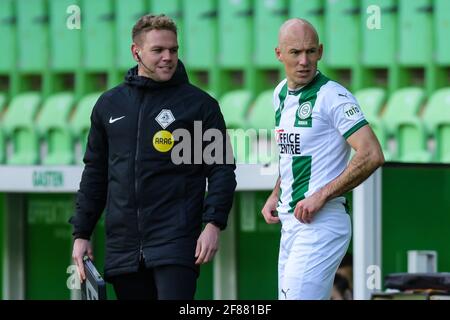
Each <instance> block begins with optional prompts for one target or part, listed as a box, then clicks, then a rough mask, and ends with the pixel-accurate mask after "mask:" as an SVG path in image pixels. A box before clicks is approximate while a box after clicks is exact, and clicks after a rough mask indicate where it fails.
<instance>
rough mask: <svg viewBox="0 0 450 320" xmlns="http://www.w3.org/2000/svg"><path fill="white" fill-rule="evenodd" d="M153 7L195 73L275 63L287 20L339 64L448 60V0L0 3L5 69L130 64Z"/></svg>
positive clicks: (0, 68) (72, 0)
mask: <svg viewBox="0 0 450 320" xmlns="http://www.w3.org/2000/svg"><path fill="white" fill-rule="evenodd" d="M77 8H78V9H77ZM148 12H154V13H166V14H168V15H169V16H171V17H173V18H174V19H175V20H176V21H177V23H178V24H179V30H180V35H179V38H180V42H181V47H182V51H181V55H180V56H181V57H182V58H183V59H184V60H185V62H186V64H187V65H188V67H190V68H192V69H205V68H212V67H215V66H217V65H219V66H221V67H223V68H239V69H244V68H246V67H248V66H249V65H254V66H256V67H260V68H274V67H275V68H278V67H279V64H278V62H277V61H276V59H275V58H274V53H273V48H274V47H275V46H276V44H277V33H278V28H279V27H280V25H281V23H282V22H283V21H284V20H285V19H287V18H289V17H303V18H306V19H308V20H310V21H311V22H312V23H313V24H314V25H315V26H316V28H317V30H318V32H319V35H320V37H321V40H322V42H323V43H324V44H325V54H324V60H325V64H326V65H328V66H330V67H333V68H342V67H343V68H348V67H352V66H357V65H361V64H362V65H364V66H369V67H379V66H388V65H390V64H392V63H399V64H401V65H405V66H411V67H414V66H416V67H417V66H424V65H425V64H429V63H430V62H433V63H435V64H437V65H442V66H450V55H448V51H449V49H450V47H449V46H450V44H449V42H448V41H447V36H448V33H449V31H450V23H449V21H450V2H449V1H447V0H434V1H432V0H407V1H406V0H361V1H359V0H346V1H324V0H309V1H304V0H285V1H257V0H240V1H236V0H189V1H187V0H164V1H162V0H159V1H158V0H96V1H88V0H33V1H29V0H2V1H0V38H1V39H2V43H3V45H4V46H5V47H7V48H10V50H7V51H5V52H4V54H3V55H2V59H1V60H0V73H1V74H5V73H9V72H12V71H17V70H18V71H20V72H23V73H40V72H44V71H45V70H48V69H50V70H52V71H55V72H75V71H77V70H79V68H82V69H83V70H86V71H90V72H96V71H105V70H110V69H111V68H112V69H119V70H123V69H127V68H128V67H129V66H130V65H133V64H134V61H133V60H132V57H131V54H130V43H131V39H130V38H131V36H130V34H131V28H132V26H133V24H134V23H135V22H136V20H137V18H138V17H140V16H141V15H143V14H145V13H148ZM80 17H82V18H80ZM417 43H420V44H421V45H420V46H417ZM30 53H32V54H30Z"/></svg>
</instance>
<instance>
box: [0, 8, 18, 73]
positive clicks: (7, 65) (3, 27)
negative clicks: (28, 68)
mask: <svg viewBox="0 0 450 320" xmlns="http://www.w3.org/2000/svg"><path fill="white" fill-rule="evenodd" d="M13 3H14V0H3V1H0V21H1V23H0V39H2V46H3V48H8V50H2V58H1V59H0V74H6V73H8V72H10V71H11V70H12V68H13V67H14V66H15V65H16V57H17V50H16V32H17V27H16V23H15V18H16V16H15V13H14V8H13Z"/></svg>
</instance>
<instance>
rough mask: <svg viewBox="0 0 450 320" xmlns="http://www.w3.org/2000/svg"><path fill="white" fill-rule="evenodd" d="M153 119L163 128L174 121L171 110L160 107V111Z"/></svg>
mask: <svg viewBox="0 0 450 320" xmlns="http://www.w3.org/2000/svg"><path fill="white" fill-rule="evenodd" d="M155 120H156V122H158V123H159V125H160V126H161V127H162V128H163V129H165V128H167V127H168V126H169V125H170V124H171V123H172V122H174V121H175V117H174V116H173V114H172V111H170V110H169V109H162V110H161V112H160V113H159V114H158V115H157V116H156V118H155Z"/></svg>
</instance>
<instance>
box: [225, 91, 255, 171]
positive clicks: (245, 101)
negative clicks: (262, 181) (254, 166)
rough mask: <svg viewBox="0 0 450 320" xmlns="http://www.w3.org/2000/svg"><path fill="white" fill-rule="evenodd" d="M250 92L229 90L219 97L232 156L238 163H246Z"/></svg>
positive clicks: (248, 150) (248, 151)
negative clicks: (231, 147) (247, 116)
mask: <svg viewBox="0 0 450 320" xmlns="http://www.w3.org/2000/svg"><path fill="white" fill-rule="evenodd" d="M251 99H252V94H251V92H250V91H248V90H235V91H230V92H228V93H226V94H224V95H223V96H222V98H221V99H220V109H221V111H222V114H223V117H224V119H225V123H226V126H227V129H230V130H229V134H230V140H231V145H232V146H233V152H234V157H235V158H236V162H238V163H248V162H249V157H250V144H249V141H250V140H249V139H248V137H247V136H246V132H245V129H246V128H247V123H246V114H247V110H248V108H249V106H250V103H251Z"/></svg>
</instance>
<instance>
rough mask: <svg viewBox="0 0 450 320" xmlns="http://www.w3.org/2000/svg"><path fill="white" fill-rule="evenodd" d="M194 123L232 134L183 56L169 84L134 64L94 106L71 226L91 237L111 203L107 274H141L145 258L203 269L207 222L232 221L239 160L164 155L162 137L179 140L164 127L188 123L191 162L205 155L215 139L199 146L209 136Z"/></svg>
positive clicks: (152, 262) (149, 262) (82, 235)
mask: <svg viewBox="0 0 450 320" xmlns="http://www.w3.org/2000/svg"><path fill="white" fill-rule="evenodd" d="M163 110H166V111H163ZM167 110H169V111H170V113H168V112H167ZM194 121H201V126H202V132H204V131H205V130H206V129H209V128H217V129H219V130H220V133H221V135H222V138H223V139H224V141H225V140H226V139H225V137H226V131H225V123H224V120H223V116H222V114H221V112H220V109H219V105H218V103H217V101H216V100H215V99H213V98H212V97H211V96H209V95H208V94H207V93H205V92H204V91H202V90H200V89H198V88H197V87H195V86H193V85H191V84H190V83H189V81H188V77H187V74H186V71H185V69H184V66H183V64H182V62H181V61H179V62H178V67H177V70H176V72H175V74H174V76H173V77H172V79H170V80H169V81H167V82H155V81H153V80H151V79H149V78H145V77H141V76H138V75H137V67H134V68H132V69H130V70H129V71H128V74H127V75H126V77H125V82H124V83H122V84H121V85H119V86H117V87H115V88H113V89H111V90H109V91H107V92H105V93H104V94H102V95H101V97H100V98H99V99H98V101H97V103H96V104H95V106H94V108H93V111H92V115H91V129H90V131H89V137H88V143H87V147H86V153H85V156H84V159H83V161H84V163H85V167H84V171H83V175H82V179H81V183H80V188H79V191H78V193H77V200H76V212H75V214H74V216H73V217H72V218H71V219H70V223H72V224H73V235H74V237H75V238H77V237H78V238H84V239H89V238H90V236H91V234H92V232H93V229H94V227H95V224H96V223H97V221H98V219H99V218H100V216H101V214H102V212H103V210H104V209H105V207H106V210H105V214H106V216H105V229H106V261H105V278H106V279H107V280H108V279H110V277H111V276H114V275H118V274H123V273H129V272H135V271H137V270H138V266H139V260H140V258H141V256H142V255H143V256H144V257H145V261H146V265H147V267H152V266H157V265H164V264H181V265H186V266H189V267H192V268H194V269H196V267H195V263H194V262H195V257H194V254H195V247H196V241H197V239H198V236H199V235H200V232H201V228H202V222H203V223H207V222H214V224H216V225H217V226H219V227H220V228H221V229H224V228H225V227H226V224H227V218H228V213H229V211H230V209H231V206H232V201H233V193H234V190H235V188H236V179H235V174H234V170H235V168H236V167H235V164H234V161H233V160H232V161H231V163H230V161H228V162H226V163H225V160H226V159H223V160H224V162H222V164H220V161H217V163H213V164H206V163H205V162H204V161H202V163H201V164H179V165H176V164H174V163H173V162H172V161H171V152H170V151H167V152H161V150H164V149H161V147H163V148H164V147H165V146H166V147H167V146H168V145H167V140H161V139H167V138H168V137H169V138H172V139H173V137H170V134H169V135H168V133H167V132H166V133H164V134H165V135H164V134H163V135H161V134H159V135H158V134H156V133H158V132H160V131H163V130H165V131H169V132H170V133H173V132H174V130H175V129H180V128H184V129H187V130H188V131H189V132H190V134H191V141H192V142H193V144H194V146H193V147H192V149H191V152H192V153H191V158H192V159H193V158H194V155H196V156H197V157H198V156H199V153H201V152H202V150H204V149H205V146H206V145H207V144H209V143H210V142H203V143H200V142H201V141H200V140H199V139H201V137H199V136H200V135H201V132H200V134H198V132H196V134H197V136H195V137H194ZM160 133H161V132H160ZM155 134H156V136H155ZM158 138H159V140H158ZM194 139H196V141H194ZM169 142H170V141H169ZM180 142H182V141H181V140H180V141H178V142H177V143H180ZM194 142H196V143H200V145H198V144H197V147H195V143H194ZM164 143H166V144H164ZM177 143H175V145H174V147H173V148H175V146H177ZM169 146H170V144H169ZM198 146H200V149H199V148H198ZM227 146H228V148H227V149H226V150H225V151H224V153H223V157H224V158H225V157H227V156H228V160H229V158H230V153H231V159H233V157H232V151H231V148H230V145H229V143H228V144H227ZM173 148H172V149H173ZM158 149H160V151H158ZM227 152H228V153H227ZM182 155H189V153H187V154H184V153H182ZM197 160H198V159H197ZM206 180H207V181H208V192H207V196H206V197H205V188H206Z"/></svg>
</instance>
